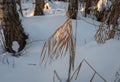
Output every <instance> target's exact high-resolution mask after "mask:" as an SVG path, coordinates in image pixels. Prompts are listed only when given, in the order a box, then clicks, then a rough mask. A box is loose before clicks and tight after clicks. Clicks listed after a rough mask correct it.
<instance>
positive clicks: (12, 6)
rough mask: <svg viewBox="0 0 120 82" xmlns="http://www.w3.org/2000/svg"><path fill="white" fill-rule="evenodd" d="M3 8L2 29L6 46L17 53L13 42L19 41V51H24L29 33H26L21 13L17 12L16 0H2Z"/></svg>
mask: <svg viewBox="0 0 120 82" xmlns="http://www.w3.org/2000/svg"><path fill="white" fill-rule="evenodd" d="M0 3H1V8H2V13H3V17H2V29H3V33H4V37H5V48H6V50H7V51H8V52H10V53H16V51H15V50H13V49H12V44H13V42H14V41H17V42H18V44H19V49H18V52H20V51H22V50H23V49H24V47H25V45H26V39H27V38H28V37H27V35H26V34H25V33H24V30H23V27H22V24H21V20H20V19H19V14H18V13H17V11H16V10H17V8H16V2H15V0H0Z"/></svg>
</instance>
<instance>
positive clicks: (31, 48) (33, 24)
mask: <svg viewBox="0 0 120 82" xmlns="http://www.w3.org/2000/svg"><path fill="white" fill-rule="evenodd" d="M29 4H30V3H29ZM54 4H55V5H57V7H58V8H60V9H61V11H56V12H57V13H58V14H54V13H53V11H51V12H52V14H51V12H50V14H49V13H48V14H49V15H48V14H47V15H45V16H31V17H23V21H22V23H23V26H24V29H25V31H26V33H27V34H28V35H29V40H28V43H29V44H28V45H27V46H26V48H25V50H24V52H23V54H22V56H20V57H11V56H10V55H9V53H7V52H6V53H1V54H0V82H53V76H54V70H56V72H57V73H58V75H59V77H60V78H61V80H62V82H65V81H66V79H67V75H68V65H69V63H68V62H69V56H68V54H67V55H66V56H65V57H63V58H61V59H58V60H56V61H54V62H53V63H52V64H48V65H46V66H44V65H42V64H40V63H39V61H40V53H41V49H42V46H43V42H44V41H45V40H47V39H48V37H50V35H51V34H52V33H53V32H54V31H55V30H56V29H57V28H58V27H59V26H60V25H61V24H63V23H64V21H65V20H66V19H67V18H66V16H65V12H63V7H66V6H65V4H64V6H63V7H61V6H62V5H63V3H58V2H56V3H54ZM24 5H25V4H24ZM26 6H27V4H26ZM31 6H33V5H31ZM27 7H28V6H27ZM54 7H55V6H54ZM31 8H33V7H31ZM64 11H65V10H64ZM61 12H62V13H61ZM30 13H33V10H32V9H31V10H30V11H27V14H26V16H28V15H29V16H30ZM81 19H84V20H81ZM85 20H86V21H88V22H89V23H87V22H86V21H85ZM90 23H93V21H92V20H91V19H89V18H83V17H81V18H80V19H79V20H77V49H76V57H75V69H76V68H77V67H78V65H79V64H80V62H81V61H82V60H83V59H85V60H87V61H88V62H89V63H90V64H91V65H92V66H93V67H94V69H95V70H96V71H97V72H98V73H99V74H100V75H101V76H102V77H104V78H105V79H106V80H107V82H114V80H115V74H116V72H117V71H118V70H119V69H120V54H119V49H120V41H119V40H115V39H112V40H109V41H107V42H106V43H105V44H97V43H96V42H95V41H94V34H95V32H96V28H97V27H95V26H93V25H91V24H90ZM94 24H96V25H98V24H99V23H98V22H95V21H94ZM72 26H73V31H74V32H75V28H76V20H72ZM0 48H2V47H0ZM93 74H94V72H93V70H91V69H90V67H89V66H88V65H87V64H86V63H83V64H82V67H81V70H80V74H79V75H78V79H77V80H74V79H73V80H72V82H90V79H91V78H92V75H93ZM56 82H58V81H56ZM93 82H104V81H103V80H102V79H101V78H100V77H98V75H96V76H95V78H94V79H93Z"/></svg>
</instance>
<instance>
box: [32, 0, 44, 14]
mask: <svg viewBox="0 0 120 82" xmlns="http://www.w3.org/2000/svg"><path fill="white" fill-rule="evenodd" d="M44 4H45V3H44V0H36V2H35V11H34V16H39V15H44V13H43V8H44Z"/></svg>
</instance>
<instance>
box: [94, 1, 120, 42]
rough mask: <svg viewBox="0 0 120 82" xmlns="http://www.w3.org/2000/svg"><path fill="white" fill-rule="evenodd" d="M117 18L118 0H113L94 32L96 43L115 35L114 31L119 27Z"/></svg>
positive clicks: (118, 11) (119, 8)
mask: <svg viewBox="0 0 120 82" xmlns="http://www.w3.org/2000/svg"><path fill="white" fill-rule="evenodd" d="M119 18H120V0H115V1H114V2H113V4H112V5H111V8H110V11H109V13H108V15H107V16H104V19H105V20H103V22H102V24H101V25H100V27H99V29H98V30H97V32H96V34H95V40H96V41H97V42H98V43H104V42H105V41H106V40H109V39H112V38H114V37H115V33H116V32H117V30H118V29H119V28H118V27H119V22H118V19H119ZM106 25H107V26H106ZM105 26H106V27H105ZM119 37H120V36H119Z"/></svg>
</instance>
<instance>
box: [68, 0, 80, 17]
mask: <svg viewBox="0 0 120 82" xmlns="http://www.w3.org/2000/svg"><path fill="white" fill-rule="evenodd" d="M77 14H78V0H70V3H69V6H68V11H67V16H68V18H71V19H76V18H77Z"/></svg>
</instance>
